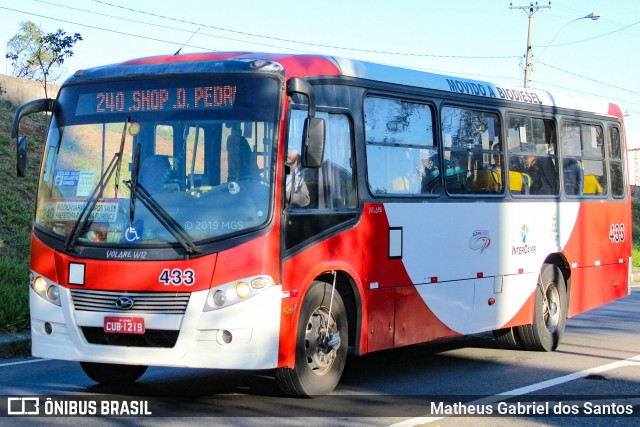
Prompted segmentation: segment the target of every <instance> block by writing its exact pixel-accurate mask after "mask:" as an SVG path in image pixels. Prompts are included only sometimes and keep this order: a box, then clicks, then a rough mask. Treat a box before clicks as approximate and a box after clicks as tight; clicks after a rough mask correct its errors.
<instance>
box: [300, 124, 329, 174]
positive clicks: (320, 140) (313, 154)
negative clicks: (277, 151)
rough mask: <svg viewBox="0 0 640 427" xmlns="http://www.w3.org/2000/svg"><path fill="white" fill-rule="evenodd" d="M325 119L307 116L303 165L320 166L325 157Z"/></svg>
mask: <svg viewBox="0 0 640 427" xmlns="http://www.w3.org/2000/svg"><path fill="white" fill-rule="evenodd" d="M324 134H325V123H324V119H320V118H317V117H307V118H306V119H305V121H304V130H303V132H302V166H303V167H305V168H319V167H320V166H322V159H323V158H324Z"/></svg>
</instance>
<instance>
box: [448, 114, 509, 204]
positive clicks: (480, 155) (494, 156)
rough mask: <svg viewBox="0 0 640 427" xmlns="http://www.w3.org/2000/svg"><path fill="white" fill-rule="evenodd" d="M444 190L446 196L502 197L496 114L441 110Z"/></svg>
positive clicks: (502, 153)
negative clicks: (482, 195)
mask: <svg viewBox="0 0 640 427" xmlns="http://www.w3.org/2000/svg"><path fill="white" fill-rule="evenodd" d="M441 120H442V140H443V142H444V158H445V188H446V190H447V192H448V193H449V194H502V193H503V192H504V185H503V183H504V170H503V167H502V165H503V164H504V151H503V148H504V147H503V146H502V141H501V139H500V138H501V137H500V135H501V131H500V118H499V116H498V115H497V114H495V113H491V112H486V111H477V110H471V109H467V108H459V107H444V108H443V109H442V119H441Z"/></svg>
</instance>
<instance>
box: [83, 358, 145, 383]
mask: <svg viewBox="0 0 640 427" xmlns="http://www.w3.org/2000/svg"><path fill="white" fill-rule="evenodd" d="M80 366H81V367H82V370H83V371H84V373H85V374H87V376H88V377H89V378H91V379H92V380H94V381H95V382H97V383H103V384H129V383H132V382H135V381H136V380H137V379H138V378H140V377H141V376H142V374H144V373H145V371H146V370H147V367H146V366H141V365H117V364H113V363H94V362H80Z"/></svg>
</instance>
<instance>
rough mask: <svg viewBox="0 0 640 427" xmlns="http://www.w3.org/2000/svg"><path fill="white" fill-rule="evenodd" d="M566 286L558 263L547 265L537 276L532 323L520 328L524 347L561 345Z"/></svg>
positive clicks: (548, 348) (539, 349)
mask: <svg viewBox="0 0 640 427" xmlns="http://www.w3.org/2000/svg"><path fill="white" fill-rule="evenodd" d="M567 306H568V305H567V288H566V285H565V282H564V277H563V276H562V272H561V271H560V269H559V268H558V266H556V265H554V264H544V265H543V266H542V270H541V271H540V276H539V278H538V287H537V290H536V308H535V313H534V317H533V324H531V325H524V326H519V327H518V336H519V337H520V339H521V340H522V344H523V346H524V348H526V349H527V350H536V351H553V350H555V349H556V348H558V345H559V344H560V341H561V339H562V335H563V334H564V326H565V322H566V319H567Z"/></svg>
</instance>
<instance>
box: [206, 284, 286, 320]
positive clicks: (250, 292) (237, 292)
mask: <svg viewBox="0 0 640 427" xmlns="http://www.w3.org/2000/svg"><path fill="white" fill-rule="evenodd" d="M273 284H274V282H273V279H272V278H271V277H269V276H254V277H248V278H244V279H240V280H237V281H235V282H230V283H225V284H224V285H220V286H216V287H214V288H212V289H211V290H209V294H208V295H207V302H206V303H205V305H204V311H212V310H219V309H221V308H224V307H229V306H230V305H233V304H237V303H239V302H242V301H244V300H247V299H249V298H251V297H253V296H255V295H257V294H259V293H261V292H263V291H264V290H265V289H268V288H269V287H271V286H272V285H273Z"/></svg>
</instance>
